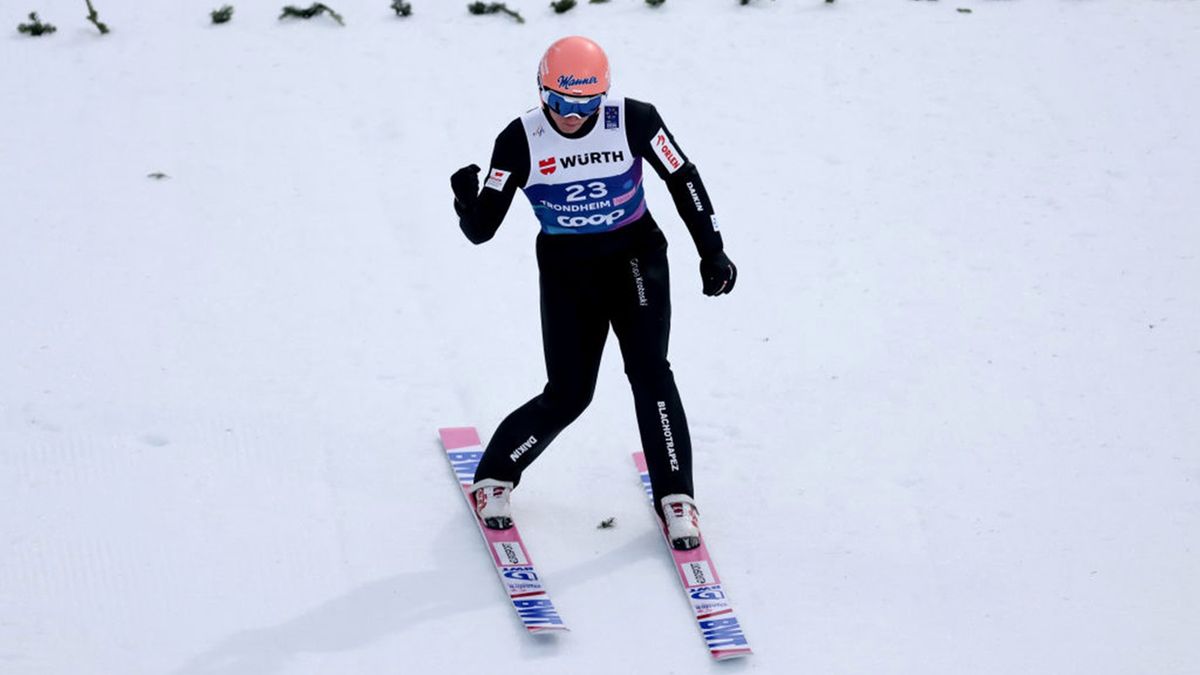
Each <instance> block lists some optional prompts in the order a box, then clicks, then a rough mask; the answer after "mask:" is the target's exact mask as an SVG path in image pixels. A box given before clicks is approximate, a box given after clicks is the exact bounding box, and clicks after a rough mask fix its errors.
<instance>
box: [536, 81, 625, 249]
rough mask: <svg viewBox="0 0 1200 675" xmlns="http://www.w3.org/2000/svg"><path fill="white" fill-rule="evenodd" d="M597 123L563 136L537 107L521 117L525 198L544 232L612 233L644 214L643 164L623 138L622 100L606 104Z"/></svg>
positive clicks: (623, 101)
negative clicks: (527, 166)
mask: <svg viewBox="0 0 1200 675" xmlns="http://www.w3.org/2000/svg"><path fill="white" fill-rule="evenodd" d="M597 114H598V115H600V118H599V119H597V120H596V125H595V126H594V127H592V130H591V131H590V132H589V133H588V134H587V135H586V136H584V137H582V138H566V137H564V136H562V135H561V134H559V133H558V132H557V131H555V130H554V128H553V127H551V126H550V123H549V122H548V121H546V117H545V115H543V114H542V111H541V109H534V110H531V111H529V112H527V113H525V114H524V115H523V116H522V117H521V122H522V124H524V126H525V132H526V134H527V137H528V139H529V155H530V157H529V160H530V169H529V180H528V181H527V182H526V184H525V188H524V190H525V196H526V197H528V198H529V202H530V204H532V205H533V213H534V215H536V216H537V219H538V222H539V223H540V224H541V226H542V231H543V232H545V233H547V234H593V233H596V232H611V231H612V230H616V229H618V228H621V227H624V226H625V225H628V224H629V223H632V222H633V221H635V220H637V219H638V218H640V217H641V216H642V214H644V213H645V212H646V197H645V191H644V189H643V187H642V160H641V158H640V157H634V156H633V152H631V151H630V149H629V141H628V139H627V138H626V136H625V128H624V127H625V100H624V99H621V98H618V99H615V100H609V101H605V103H604V105H603V106H601V108H600V112H599V113H597Z"/></svg>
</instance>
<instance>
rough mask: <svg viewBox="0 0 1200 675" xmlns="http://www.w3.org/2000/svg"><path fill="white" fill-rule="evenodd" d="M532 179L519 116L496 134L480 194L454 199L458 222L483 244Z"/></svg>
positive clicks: (525, 141) (478, 242)
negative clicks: (469, 197)
mask: <svg viewBox="0 0 1200 675" xmlns="http://www.w3.org/2000/svg"><path fill="white" fill-rule="evenodd" d="M528 180H529V142H528V141H527V140H526V139H525V127H524V125H522V124H521V120H519V119H516V120H513V121H512V123H511V124H509V125H508V126H507V127H505V128H504V131H502V132H500V135H499V136H497V137H496V144H495V146H493V148H492V162H491V166H489V167H488V172H487V174H486V175H485V176H484V177H483V187H482V188H481V189H480V192H479V195H478V196H476V197H475V199H473V200H471V199H468V200H466V201H465V202H464V200H460V199H455V200H454V210H455V211H457V212H458V226H459V228H460V229H462V231H463V234H465V235H466V236H467V239H469V240H471V243H473V244H482V243H483V242H485V241H487V240H489V239H491V238H492V237H493V236H494V235H495V234H496V230H498V229H499V228H500V223H502V222H504V216H505V215H507V214H508V208H509V207H510V206H511V205H512V200H513V195H515V194H516V193H517V190H518V189H519V188H522V187H524V186H525V183H526V182H527V181H528Z"/></svg>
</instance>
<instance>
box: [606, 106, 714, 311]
mask: <svg viewBox="0 0 1200 675" xmlns="http://www.w3.org/2000/svg"><path fill="white" fill-rule="evenodd" d="M625 116H626V127H625V128H626V134H627V135H628V139H629V147H630V148H631V149H632V150H633V152H634V154H635V155H638V156H640V157H642V158H644V159H646V161H648V162H650V165H651V166H653V167H654V171H655V172H656V173H657V174H658V175H659V177H660V178H662V179H663V181H664V182H665V183H666V184H667V189H668V190H669V191H670V192H671V197H672V199H673V200H674V201H675V208H676V210H678V211H679V217H680V218H682V219H683V222H684V224H685V225H687V228H688V232H689V233H690V234H691V235H692V241H693V242H695V244H696V251H697V252H698V253H699V254H700V274H701V277H702V278H703V280H704V293H705V294H706V295H721V294H723V293H728V292H729V291H731V290H733V283H734V281H736V280H737V267H736V266H735V265H734V264H733V262H732V261H730V260H729V257H728V256H727V255H725V243H724V241H723V240H722V238H721V232H720V229H719V228H718V226H717V216H716V214H715V213H714V211H713V206H712V202H711V201H709V198H708V190H706V189H705V188H704V181H702V180H701V179H700V172H699V171H698V170H697V169H696V165H695V164H693V163H692V162H691V161H690V160H688V158H687V155H685V154H683V151H682V150H680V149H679V144H678V143H676V142H675V137H674V136H673V135H672V134H671V131H670V130H669V129H667V125H666V124H664V123H663V121H662V117H660V116H659V114H658V110H657V109H656V108H655V107H654V106H653V105H651V104H649V103H643V102H642V101H636V100H633V99H628V98H627V99H625Z"/></svg>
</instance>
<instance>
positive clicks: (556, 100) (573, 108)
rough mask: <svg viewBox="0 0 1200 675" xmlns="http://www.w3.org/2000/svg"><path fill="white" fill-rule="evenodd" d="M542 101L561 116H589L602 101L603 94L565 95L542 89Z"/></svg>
mask: <svg viewBox="0 0 1200 675" xmlns="http://www.w3.org/2000/svg"><path fill="white" fill-rule="evenodd" d="M542 103H545V104H546V107H547V108H549V109H550V110H552V111H554V112H556V113H558V114H559V115H562V116H563V117H571V116H575V117H591V116H592V115H595V114H596V111H597V110H599V109H600V104H601V103H604V94H596V95H595V96H567V95H566V94H560V93H558V92H557V91H554V90H551V89H542Z"/></svg>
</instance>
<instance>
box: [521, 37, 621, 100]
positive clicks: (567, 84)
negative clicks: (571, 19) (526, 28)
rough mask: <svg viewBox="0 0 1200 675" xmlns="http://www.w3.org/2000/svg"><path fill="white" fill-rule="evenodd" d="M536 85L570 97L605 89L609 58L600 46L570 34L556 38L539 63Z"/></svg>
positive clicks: (600, 91)
mask: <svg viewBox="0 0 1200 675" xmlns="http://www.w3.org/2000/svg"><path fill="white" fill-rule="evenodd" d="M538 86H540V87H541V88H543V89H550V90H552V91H556V92H559V93H560V94H567V95H570V96H596V95H597V94H603V93H605V92H607V91H608V86H609V77H608V57H607V56H605V54H604V50H603V49H601V48H600V45H598V44H596V43H595V42H592V41H591V40H589V39H587V38H585V37H582V36H579V35H572V36H571V37H565V38H562V39H561V40H557V41H556V42H555V43H554V44H552V45H550V48H549V49H547V50H546V54H545V55H544V56H543V57H542V62H541V64H539V65H538Z"/></svg>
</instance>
